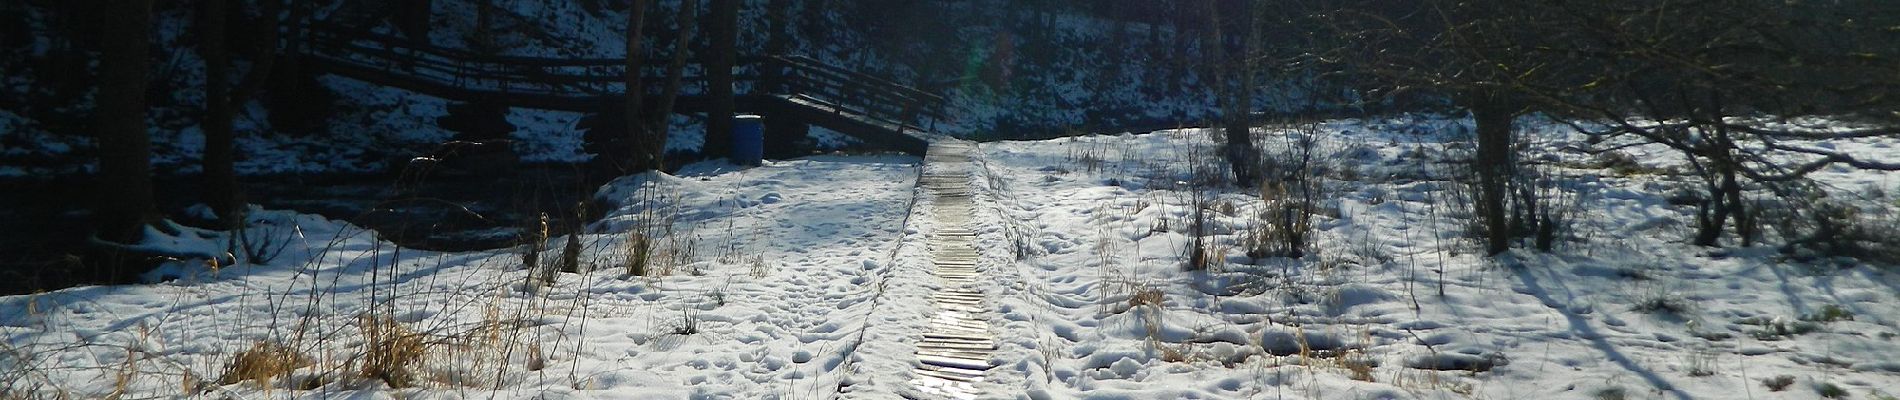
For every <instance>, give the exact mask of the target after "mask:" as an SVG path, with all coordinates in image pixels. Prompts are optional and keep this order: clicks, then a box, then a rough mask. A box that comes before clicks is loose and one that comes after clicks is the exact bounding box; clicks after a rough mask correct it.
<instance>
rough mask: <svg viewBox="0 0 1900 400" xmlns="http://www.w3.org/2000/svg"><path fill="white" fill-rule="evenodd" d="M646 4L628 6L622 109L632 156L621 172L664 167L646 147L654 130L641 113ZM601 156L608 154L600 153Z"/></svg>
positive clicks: (638, 2)
mask: <svg viewBox="0 0 1900 400" xmlns="http://www.w3.org/2000/svg"><path fill="white" fill-rule="evenodd" d="M685 1H690V0H684V1H682V2H685ZM647 5H648V1H647V0H633V4H632V5H631V6H630V7H628V8H627V48H626V50H627V64H626V68H627V72H626V77H625V83H626V90H627V95H626V100H625V101H624V105H625V107H626V108H624V109H622V110H621V112H623V113H625V114H626V123H627V138H626V143H628V145H629V146H630V147H631V148H629V149H627V150H628V154H629V155H630V156H631V158H632V159H631V160H625V161H624V162H626V163H627V164H625V165H626V167H625V168H621V169H622V170H623V171H622V172H638V171H651V170H656V169H660V167H661V163H660V154H657V153H650V152H647V151H646V147H647V146H645V145H644V144H645V142H647V141H649V140H650V139H648V136H651V135H652V134H651V133H649V132H647V124H646V123H645V122H644V121H645V120H644V119H643V118H642V117H641V111H642V109H641V107H642V106H643V104H642V103H643V100H644V99H645V97H646V95H647V91H646V86H645V85H644V82H642V80H641V79H642V78H641V76H640V70H641V69H643V68H642V67H645V66H646V51H645V50H646V49H643V48H641V47H642V43H643V40H644V39H645V38H646V34H645V27H646V16H647ZM600 156H602V157H608V156H609V155H608V154H601V155H600ZM621 162H623V161H622V160H614V161H613V163H615V164H619V163H621Z"/></svg>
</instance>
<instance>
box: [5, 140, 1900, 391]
mask: <svg viewBox="0 0 1900 400" xmlns="http://www.w3.org/2000/svg"><path fill="white" fill-rule="evenodd" d="M550 123H555V124H559V123H560V122H559V121H550ZM1312 127H1313V128H1314V129H1312V130H1307V131H1304V132H1301V131H1299V130H1294V129H1283V128H1273V129H1262V130H1260V131H1258V132H1257V133H1258V134H1259V135H1260V140H1261V143H1262V146H1263V147H1264V148H1266V149H1267V151H1268V153H1269V154H1271V155H1273V156H1275V157H1277V158H1278V159H1287V157H1288V156H1289V155H1290V154H1292V152H1293V148H1292V147H1290V146H1289V143H1294V142H1295V141H1293V140H1291V138H1299V137H1307V138H1313V139H1315V140H1314V141H1313V142H1314V143H1316V146H1315V148H1317V149H1318V150H1317V151H1316V152H1315V153H1314V156H1315V157H1314V158H1313V159H1314V160H1318V162H1316V163H1315V164H1314V168H1313V169H1312V170H1311V172H1310V174H1308V175H1309V176H1316V177H1321V178H1320V180H1321V181H1322V182H1323V186H1321V187H1320V189H1322V195H1320V196H1317V197H1316V198H1317V199H1318V200H1319V203H1318V212H1317V214H1316V216H1315V217H1314V219H1313V221H1312V222H1311V227H1312V229H1311V232H1312V233H1311V238H1312V241H1311V243H1312V245H1311V246H1310V247H1309V248H1308V251H1307V252H1306V254H1305V256H1304V257H1301V258H1298V259H1295V258H1287V257H1258V258H1256V257H1250V256H1249V255H1248V254H1247V253H1248V252H1247V249H1248V248H1249V247H1250V246H1249V245H1248V241H1249V240H1250V238H1251V237H1256V235H1259V234H1260V232H1261V229H1262V227H1263V225H1262V223H1263V222H1262V221H1263V220H1265V219H1264V218H1259V217H1256V215H1259V214H1258V212H1259V211H1260V210H1261V209H1262V208H1263V207H1264V206H1265V205H1266V204H1269V203H1270V201H1271V200H1272V199H1276V198H1279V197H1278V196H1271V193H1268V195H1269V196H1268V198H1267V199H1263V198H1262V193H1253V192H1243V191H1240V190H1236V189H1233V188H1231V187H1230V186H1223V185H1218V184H1216V185H1214V186H1204V185H1197V184H1195V183H1196V182H1203V181H1205V179H1206V177H1207V176H1210V175H1212V174H1219V173H1220V172H1219V169H1220V167H1219V165H1220V164H1219V163H1218V162H1217V159H1216V158H1215V157H1214V154H1217V153H1215V150H1214V148H1213V144H1212V143H1211V142H1210V141H1209V138H1208V136H1209V132H1207V131H1203V130H1195V129H1190V130H1177V131H1163V132H1159V133H1154V134H1146V135H1112V136H1087V137H1077V138H1064V139H1055V140H1048V141H1034V142H998V143H986V144H982V145H981V146H980V147H979V151H978V152H977V154H975V156H976V157H975V158H976V160H975V161H974V162H975V163H976V165H974V166H972V167H971V168H972V170H974V171H976V174H975V176H974V177H973V178H972V180H971V182H970V183H971V185H972V186H973V187H974V188H976V190H975V193H976V201H977V206H978V208H977V210H978V212H977V216H976V218H975V219H974V220H973V223H972V224H971V226H972V227H974V228H976V229H977V230H978V233H979V235H978V237H977V239H976V240H977V243H976V244H977V246H976V247H977V248H979V249H981V251H982V252H983V257H982V259H981V261H980V263H979V264H980V266H979V269H980V270H982V271H985V274H986V275H985V276H984V277H983V278H981V279H982V280H981V281H982V282H983V283H984V285H983V286H985V287H984V288H983V289H984V290H985V291H986V292H987V293H989V294H990V296H991V300H990V301H989V302H988V304H987V306H989V307H990V308H991V309H993V310H995V313H994V318H993V319H992V320H991V321H990V325H991V327H992V328H993V330H994V333H995V335H996V338H997V342H998V343H999V348H998V349H997V351H996V352H995V358H994V359H993V360H992V361H991V364H992V365H994V366H995V368H994V369H992V370H991V371H990V374H989V375H988V377H987V379H988V382H986V383H984V384H983V385H982V386H981V388H983V389H985V390H986V391H987V395H986V396H987V397H990V398H1011V399H1014V398H1032V399H1045V398H1091V399H1163V398H1230V399H1242V398H1247V399H1253V398H1293V399H1309V398H1317V399H1367V398H1370V399H1384V398H1391V399H1412V398H1419V399H1439V398H1448V399H1457V398H1487V399H1516V398H1564V399H1568V398H1601V399H1610V398H1669V399H1730V398H1759V399H1781V398H1786V399H1811V398H1817V396H1819V393H1820V390H1819V388H1822V387H1837V388H1839V389H1841V390H1843V391H1845V392H1846V393H1848V394H1849V395H1851V396H1853V397H1854V398H1879V397H1878V396H1895V395H1900V362H1896V361H1895V359H1900V343H1897V342H1896V336H1900V325H1896V324H1900V308H1896V307H1895V306H1894V304H1896V298H1895V296H1896V295H1897V294H1900V277H1896V276H1895V274H1894V272H1893V271H1895V270H1894V269H1893V268H1894V267H1896V266H1891V265H1869V264H1865V263H1861V262H1857V261H1853V260H1846V259H1826V258H1823V259H1819V260H1818V261H1806V262H1797V261H1791V260H1788V259H1786V258H1785V257H1781V256H1780V255H1779V254H1777V253H1776V252H1775V251H1773V249H1772V248H1768V247H1761V248H1739V249H1727V250H1715V249H1709V248H1701V247H1695V246H1690V245H1688V244H1686V243H1685V242H1686V240H1685V239H1686V237H1687V232H1688V231H1689V230H1690V228H1688V224H1689V223H1690V221H1692V220H1693V210H1692V209H1691V208H1689V207H1683V206H1673V205H1670V202H1669V201H1668V197H1669V196H1670V195H1671V194H1672V193H1673V192H1674V191H1675V189H1676V188H1677V187H1679V184H1678V183H1676V182H1675V181H1676V180H1677V179H1679V178H1672V177H1668V176H1665V175H1659V174H1656V173H1654V172H1653V171H1650V172H1645V171H1648V170H1646V169H1642V168H1636V169H1627V170H1624V171H1621V172H1618V171H1612V170H1610V169H1603V168H1597V167H1593V165H1595V164H1593V163H1594V162H1595V161H1594V160H1596V158H1594V157H1591V156H1588V155H1586V154H1583V153H1580V152H1574V151H1568V150H1565V149H1566V148H1568V146H1567V145H1574V144H1576V143H1577V142H1579V140H1580V139H1581V138H1579V137H1575V136H1574V135H1569V134H1565V133H1563V130H1562V128H1560V127H1557V126H1555V125H1550V124H1533V125H1532V127H1531V128H1530V129H1531V130H1532V132H1538V134H1537V135H1533V136H1532V137H1535V138H1537V139H1538V141H1537V142H1535V143H1533V144H1532V145H1530V148H1531V149H1533V150H1532V151H1533V152H1532V154H1529V155H1527V157H1529V158H1527V159H1533V160H1540V161H1541V164H1540V165H1544V166H1546V167H1544V168H1546V170H1545V172H1546V173H1548V174H1549V175H1550V176H1552V177H1554V178H1553V179H1554V181H1555V182H1556V184H1555V185H1553V187H1556V188H1561V190H1560V191H1561V192H1562V193H1565V195H1564V196H1561V198H1564V199H1568V200H1566V201H1567V202H1568V203H1566V204H1570V205H1569V206H1568V207H1570V208H1571V209H1573V210H1577V214H1575V217H1574V218H1573V219H1572V221H1574V223H1575V227H1574V228H1573V229H1572V230H1571V233H1570V234H1569V235H1568V236H1567V238H1566V240H1564V241H1562V242H1561V243H1560V244H1559V246H1558V250H1557V251H1555V252H1553V253H1539V252H1536V251H1529V250H1516V251H1513V252H1511V253H1508V254H1506V255H1505V256H1503V257H1500V258H1498V259H1495V260H1493V259H1487V258H1484V257H1482V256H1480V255H1479V247H1478V246H1477V244H1476V242H1475V239H1472V237H1471V236H1470V235H1469V234H1467V233H1466V232H1468V231H1469V227H1468V222H1467V219H1468V217H1469V215H1470V210H1469V205H1468V202H1467V201H1465V200H1463V199H1462V197H1460V196H1461V195H1458V194H1457V193H1458V192H1459V190H1460V189H1459V187H1458V186H1457V184H1454V183H1451V182H1448V181H1445V180H1443V179H1444V178H1445V176H1446V173H1447V171H1449V170H1450V169H1451V168H1450V167H1449V166H1448V165H1449V163H1448V161H1447V160H1448V157H1450V156H1447V154H1459V153H1461V152H1468V151H1469V150H1466V149H1463V147H1462V146H1463V145H1461V144H1459V143H1460V142H1461V140H1462V138H1463V136H1464V135H1468V133H1467V132H1468V131H1469V130H1468V125H1467V124H1466V123H1465V122H1463V121H1458V120H1448V119H1443V118H1433V117H1404V118H1396V119H1386V120H1368V121H1358V120H1342V121H1330V122H1325V123H1321V124H1317V125H1313V126H1312ZM1839 145H1840V146H1847V147H1848V148H1852V149H1853V150H1855V151H1857V152H1860V153H1862V154H1870V153H1887V154H1891V152H1892V150H1891V149H1892V147H1891V146H1893V145H1895V143H1894V141H1892V140H1888V139H1869V140H1860V141H1856V142H1853V143H1842V144H1839ZM1628 152H1630V153H1633V154H1636V155H1638V157H1636V159H1637V160H1638V161H1637V162H1638V163H1639V164H1642V165H1643V166H1647V167H1653V168H1663V167H1667V166H1668V165H1669V164H1670V161H1669V160H1668V159H1669V157H1668V153H1666V152H1662V151H1660V150H1659V149H1651V148H1633V149H1630V150H1628ZM1646 152H1647V153H1646ZM918 162H919V160H918V159H916V158H912V157H900V156H818V157H810V158H804V159H798V160H791V161H782V162H769V163H768V164H767V165H765V166H763V167H758V168H749V169H741V168H734V167H731V166H727V165H721V164H695V165H692V166H689V167H687V168H686V169H685V170H683V171H680V172H679V173H677V174H674V175H664V174H647V175H640V176H635V177H628V178H623V179H621V180H618V181H615V182H613V183H610V184H608V185H607V186H605V187H603V188H601V190H600V191H599V195H598V196H599V197H600V198H601V199H603V200H605V203H606V205H607V206H608V207H611V208H610V209H609V210H608V212H607V213H606V214H607V217H606V218H605V219H603V220H601V221H600V222H598V223H595V224H593V225H591V226H589V227H588V229H586V233H583V234H581V235H579V236H578V237H576V238H574V239H575V240H576V241H577V242H578V243H579V244H580V245H581V246H582V247H581V250H580V251H578V252H577V253H576V254H575V256H576V257H575V259H576V261H577V264H579V265H580V266H581V268H580V269H582V270H583V272H580V273H560V274H556V275H555V278H554V281H553V283H552V284H548V285H543V284H539V283H535V282H536V281H535V280H534V279H535V276H537V275H533V274H531V273H530V271H528V270H525V269H524V267H523V264H524V261H523V258H524V257H523V253H524V252H525V251H524V250H523V249H524V248H525V247H518V248H514V249H506V250H497V251H480V252H466V253H440V252H427V251H418V250H411V249H400V248H397V247H395V246H393V245H391V244H389V243H388V242H384V241H380V240H377V239H376V238H375V237H374V235H373V233H371V232H365V231H363V230H361V229H359V228H355V227H352V226H350V225H348V224H345V223H342V222H339V221H331V220H325V219H323V218H320V217H315V216H309V215H299V214H294V213H289V212H281V211H260V212H258V213H256V214H255V215H256V218H258V219H259V222H258V223H257V224H256V226H257V227H256V228H253V229H252V230H251V235H252V236H254V237H259V238H260V239H261V240H257V241H258V242H264V243H273V244H274V245H273V246H275V245H282V246H283V249H284V250H282V251H281V253H280V254H277V255H276V256H275V257H274V258H272V259H271V260H269V262H267V263H250V262H241V263H237V264H235V265H213V264H208V263H207V262H206V260H204V259H184V260H179V261H176V262H173V263H170V264H168V265H167V266H166V267H165V268H163V269H161V271H159V272H158V273H155V274H154V275H169V276H178V277H182V278H178V279H175V280H171V281H166V282H161V283H150V284H142V285H123V286H106V287H80V288H71V289H65V290H59V291H54V292H49V293H43V294H36V295H29V296H12V297H0V310H5V312H0V334H4V341H0V388H5V389H0V398H4V397H9V396H10V395H12V394H15V393H21V394H22V395H28V394H31V395H47V396H57V395H61V394H63V395H65V396H66V397H67V398H96V397H105V396H109V395H113V394H114V393H115V392H120V391H123V392H124V393H121V394H122V395H123V396H122V397H123V398H146V397H164V396H177V395H194V394H212V395H214V397H225V396H228V397H236V398H262V397H272V398H281V397H353V398H492V397H501V398H549V397H558V398H669V399H670V398H730V399H773V398H778V399H794V398H797V399H803V398H900V396H901V395H902V394H907V393H915V391H912V390H908V389H907V388H906V387H905V386H904V385H906V382H907V381H908V376H907V374H908V371H909V370H911V368H913V367H914V366H915V364H914V358H913V357H914V356H913V351H914V349H915V343H916V342H917V341H918V340H919V338H920V337H921V336H922V334H923V331H924V329H925V327H926V325H925V323H926V321H927V320H928V318H929V316H930V315H932V314H933V313H932V310H931V307H932V306H931V305H930V301H929V298H930V296H929V293H930V291H931V290H932V289H933V288H934V287H935V286H937V285H939V284H938V283H935V282H936V280H935V279H934V278H932V277H931V276H930V272H929V271H930V262H929V260H928V257H929V255H928V252H927V251H926V249H925V248H924V247H925V245H924V244H923V243H924V240H922V239H923V238H924V237H926V236H927V235H928V234H929V232H931V230H932V229H933V227H932V222H931V221H932V218H929V217H930V216H932V212H933V210H932V209H931V206H930V204H929V203H928V202H918V201H915V199H916V198H917V197H918V192H917V190H916V189H914V186H915V181H916V179H917V177H918V176H919V174H920V170H919V168H920V167H919V165H918ZM921 168H943V166H937V165H927V166H922V167H921ZM1894 175H1895V174H1880V173H1871V172H1863V171H1852V170H1829V171H1826V172H1825V173H1824V174H1823V175H1821V176H1820V178H1821V179H1823V180H1825V181H1827V182H1829V183H1830V184H1831V185H1833V186H1835V187H1847V188H1854V189H1855V190H1852V191H1851V192H1853V193H1855V195H1854V196H1842V197H1853V198H1854V199H1855V201H1862V202H1864V203H1865V204H1868V205H1869V210H1878V209H1882V208H1885V209H1888V210H1889V211H1888V212H1890V209H1891V208H1892V207H1893V206H1894V203H1893V201H1894V200H1893V199H1892V198H1891V197H1887V195H1886V194H1885V193H1900V177H1895V176H1894ZM1875 192H1878V193H1875ZM1197 209H1198V210H1202V212H1204V215H1205V216H1206V221H1207V222H1206V223H1205V224H1204V225H1202V226H1201V227H1200V229H1201V230H1202V231H1203V232H1205V234H1206V236H1205V243H1204V245H1203V246H1204V248H1205V249H1206V254H1209V255H1210V256H1209V259H1210V264H1209V267H1208V268H1207V269H1206V270H1204V271H1190V270H1187V269H1184V268H1183V267H1184V265H1185V264H1186V262H1187V259H1188V257H1187V254H1189V253H1188V251H1187V250H1188V249H1189V248H1190V246H1191V243H1193V242H1194V241H1193V240H1192V232H1194V231H1195V226H1194V224H1193V223H1192V220H1193V218H1192V217H1193V216H1194V215H1195V211H1196V210H1197ZM1868 212H1870V213H1873V212H1874V211H1868ZM1869 215H1870V217H1869V218H1875V217H1872V216H1871V215H1875V214H1869ZM1885 215H1889V216H1890V215H1891V214H1885ZM1888 218H1890V217H1888ZM1870 220H1877V219H1870ZM1885 221H1891V219H1887V220H1885ZM179 229H180V230H181V233H180V234H178V235H164V234H162V233H156V232H155V235H157V237H158V238H157V239H154V240H153V241H152V242H150V243H147V245H151V246H163V247H165V248H168V249H172V250H174V251H176V252H180V253H202V254H213V253H217V252H218V251H220V250H221V249H222V248H223V244H224V243H225V235H224V234H223V233H219V232H209V231H200V230H195V229H190V228H179ZM635 238H648V239H649V240H648V242H649V243H653V244H654V247H653V248H654V251H653V252H652V253H651V255H650V257H649V258H650V259H652V260H653V261H652V262H651V263H650V265H649V267H648V269H647V271H645V274H644V275H643V276H632V275H630V274H629V273H628V271H627V270H626V269H625V268H624V267H623V265H625V261H626V260H627V259H628V258H629V249H630V248H631V247H629V245H628V243H630V242H635V241H637V240H636V239H635ZM567 242H568V238H566V237H556V238H552V239H550V240H548V249H547V250H546V251H543V252H540V253H538V254H537V256H535V257H534V258H537V259H539V260H541V262H543V263H548V264H556V265H558V264H559V263H561V260H562V259H563V258H564V257H563V256H564V251H563V250H564V247H565V243H567ZM259 346H261V347H259ZM254 348H262V349H270V348H279V349H278V350H273V351H257V352H252V353H253V354H278V355H295V357H288V356H286V357H278V358H274V359H275V360H293V361H295V362H276V363H275V364H289V365H292V366H294V368H291V369H290V370H291V372H290V373H288V374H287V377H283V378H278V379H274V380H271V381H270V382H267V383H265V382H256V381H243V382H238V381H236V379H232V380H222V379H220V378H221V377H225V376H227V375H228V376H231V377H233V378H235V377H237V376H239V375H243V374H231V373H230V372H231V370H232V368H230V367H231V366H232V365H234V363H235V362H236V360H240V359H244V357H240V355H241V354H243V353H245V352H246V351H247V350H251V349H254ZM285 349H287V350H285ZM408 349H413V350H414V351H409V350H408ZM249 359H251V360H264V361H269V360H273V358H271V357H251V358H249ZM241 364H244V365H251V366H258V365H270V364H273V363H271V362H246V363H241ZM383 365H397V366H399V367H400V368H381V367H380V366H383ZM265 370H268V368H265ZM263 375H269V374H263ZM1780 376H1787V377H1789V378H1788V379H1790V380H1791V381H1790V382H1789V386H1787V387H1786V388H1784V389H1783V390H1781V391H1774V390H1772V389H1771V388H1770V387H1768V386H1767V385H1765V384H1764V381H1773V380H1775V379H1776V378H1777V377H1780ZM390 382H396V383H399V384H401V385H397V386H402V387H399V388H392V387H391V385H390Z"/></svg>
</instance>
